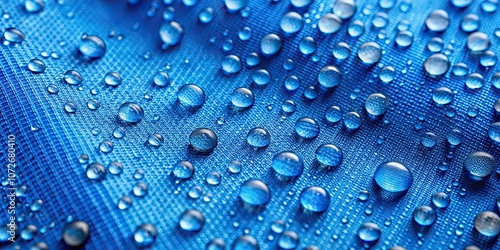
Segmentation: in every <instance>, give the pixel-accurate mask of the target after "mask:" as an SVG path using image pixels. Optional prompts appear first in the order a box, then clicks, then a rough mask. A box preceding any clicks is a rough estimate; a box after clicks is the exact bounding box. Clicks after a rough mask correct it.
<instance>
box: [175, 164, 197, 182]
mask: <svg viewBox="0 0 500 250" xmlns="http://www.w3.org/2000/svg"><path fill="white" fill-rule="evenodd" d="M172 172H173V173H174V176H175V177H177V178H179V179H189V178H191V177H192V176H193V174H194V166H193V164H192V163H191V162H189V161H179V162H177V163H175V164H174V167H173V171H172Z"/></svg>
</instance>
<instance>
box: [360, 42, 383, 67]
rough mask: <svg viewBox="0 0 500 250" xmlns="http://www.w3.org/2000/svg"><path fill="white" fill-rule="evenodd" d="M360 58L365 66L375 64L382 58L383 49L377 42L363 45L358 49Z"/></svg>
mask: <svg viewBox="0 0 500 250" xmlns="http://www.w3.org/2000/svg"><path fill="white" fill-rule="evenodd" d="M358 57H359V59H361V61H363V63H365V64H374V63H376V62H378V61H380V58H382V49H381V48H380V46H379V45H378V44H377V43H376V42H367V43H363V44H362V45H361V46H359V48H358Z"/></svg>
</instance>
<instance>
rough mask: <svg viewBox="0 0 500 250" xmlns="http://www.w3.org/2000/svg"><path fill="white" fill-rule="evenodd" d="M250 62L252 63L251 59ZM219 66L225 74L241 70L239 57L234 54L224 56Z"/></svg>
mask: <svg viewBox="0 0 500 250" xmlns="http://www.w3.org/2000/svg"><path fill="white" fill-rule="evenodd" d="M257 57H258V55H257ZM247 64H248V59H247ZM250 64H253V61H251V63H250ZM257 64H258V63H257ZM251 66H255V65H251ZM221 68H222V71H224V73H226V74H234V73H238V72H239V71H240V70H241V61H240V58H239V57H237V56H235V55H228V56H225V57H224V59H223V60H222V63H221Z"/></svg>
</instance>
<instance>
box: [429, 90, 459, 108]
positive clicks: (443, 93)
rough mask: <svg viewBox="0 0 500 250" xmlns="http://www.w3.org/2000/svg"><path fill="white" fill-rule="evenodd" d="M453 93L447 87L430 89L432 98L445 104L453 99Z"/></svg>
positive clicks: (438, 102)
mask: <svg viewBox="0 0 500 250" xmlns="http://www.w3.org/2000/svg"><path fill="white" fill-rule="evenodd" d="M454 96H455V95H454V94H453V92H452V91H451V90H450V89H449V88H447V87H439V88H437V89H435V90H433V91H432V100H434V102H435V103H437V104H440V105H445V104H448V103H450V102H451V101H453V97H454Z"/></svg>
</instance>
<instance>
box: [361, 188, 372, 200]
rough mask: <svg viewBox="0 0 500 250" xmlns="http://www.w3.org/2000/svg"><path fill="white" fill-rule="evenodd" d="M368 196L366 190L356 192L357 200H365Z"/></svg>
mask: <svg viewBox="0 0 500 250" xmlns="http://www.w3.org/2000/svg"><path fill="white" fill-rule="evenodd" d="M369 197H370V193H369V192H368V191H367V190H361V191H359V194H358V200H360V201H366V200H368V198H369Z"/></svg>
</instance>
